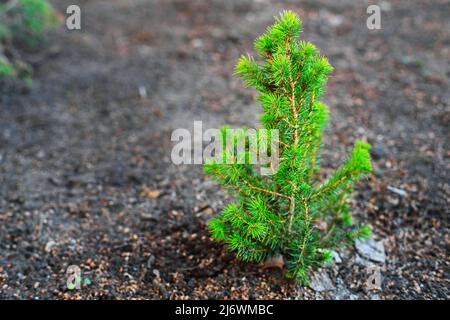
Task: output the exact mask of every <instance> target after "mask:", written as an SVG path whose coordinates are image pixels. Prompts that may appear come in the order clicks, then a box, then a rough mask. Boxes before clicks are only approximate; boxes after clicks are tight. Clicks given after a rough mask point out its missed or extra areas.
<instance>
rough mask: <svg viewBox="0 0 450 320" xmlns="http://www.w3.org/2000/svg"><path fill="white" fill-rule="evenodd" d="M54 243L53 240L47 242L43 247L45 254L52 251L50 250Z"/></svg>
mask: <svg viewBox="0 0 450 320" xmlns="http://www.w3.org/2000/svg"><path fill="white" fill-rule="evenodd" d="M55 244H56V242H55V241H54V240H49V241H48V242H47V244H46V245H45V252H50V251H52V248H53V247H54V246H55Z"/></svg>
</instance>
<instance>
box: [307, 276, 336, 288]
mask: <svg viewBox="0 0 450 320" xmlns="http://www.w3.org/2000/svg"><path fill="white" fill-rule="evenodd" d="M309 287H310V288H311V289H313V290H314V291H316V292H324V291H333V290H334V289H335V286H334V284H333V282H332V281H331V279H330V277H329V276H328V273H326V272H325V271H322V272H316V273H314V274H313V276H312V277H311V283H310V284H309Z"/></svg>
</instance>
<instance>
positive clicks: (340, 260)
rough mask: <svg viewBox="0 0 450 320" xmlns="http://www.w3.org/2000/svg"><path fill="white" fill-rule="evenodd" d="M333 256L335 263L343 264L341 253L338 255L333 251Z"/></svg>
mask: <svg viewBox="0 0 450 320" xmlns="http://www.w3.org/2000/svg"><path fill="white" fill-rule="evenodd" d="M331 255H332V256H333V260H334V262H336V263H337V264H339V263H342V259H341V256H340V255H339V253H337V252H336V251H331Z"/></svg>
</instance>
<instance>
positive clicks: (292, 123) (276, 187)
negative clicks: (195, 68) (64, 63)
mask: <svg viewBox="0 0 450 320" xmlns="http://www.w3.org/2000/svg"><path fill="white" fill-rule="evenodd" d="M301 31H302V25H301V21H300V19H299V18H298V16H297V15H296V14H295V13H293V12H291V11H285V12H283V13H282V14H281V15H280V17H279V18H276V22H275V24H274V25H273V26H271V27H269V28H268V29H267V32H266V33H265V34H264V35H262V36H261V37H259V38H258V39H257V40H256V43H255V48H256V51H257V53H258V56H259V60H256V59H254V58H251V57H245V56H243V57H241V59H240V60H239V62H238V64H237V66H236V74H237V75H240V76H242V78H243V80H244V82H245V83H246V84H247V85H248V86H252V87H255V88H256V90H257V91H258V92H259V97H258V100H259V102H260V103H261V105H262V107H263V114H262V118H261V122H262V125H263V126H264V127H265V128H266V129H278V130H279V141H278V142H279V154H278V156H279V166H278V170H276V171H274V172H273V174H272V175H267V176H262V175H259V174H257V173H256V171H254V170H253V166H252V165H250V164H246V163H244V164H241V163H238V162H237V161H235V162H234V163H231V164H230V163H228V164H223V163H221V162H218V161H215V160H211V161H209V162H207V163H206V164H205V167H204V169H205V172H206V173H208V174H211V175H212V176H214V177H215V178H216V179H217V180H218V181H219V182H220V183H221V184H222V185H223V186H225V187H227V188H229V189H231V190H233V191H235V194H236V202H235V203H231V204H228V205H227V206H226V207H225V208H224V209H223V211H222V212H221V213H220V214H219V215H218V216H217V217H215V218H213V219H212V220H211V221H210V224H209V227H210V231H211V233H212V236H213V238H215V239H217V240H221V241H224V242H225V243H226V244H228V247H229V249H230V250H232V251H234V252H236V253H237V255H238V257H240V258H241V259H243V260H245V261H255V262H260V261H263V260H264V259H266V258H268V257H271V256H275V255H279V254H281V255H282V256H283V257H284V259H285V260H287V274H286V275H287V276H288V277H290V278H294V279H295V280H296V281H297V282H299V283H301V284H306V283H307V282H308V279H309V278H308V271H309V270H310V269H311V268H316V267H318V266H320V265H322V264H323V263H324V262H326V261H329V260H331V258H332V255H331V252H330V251H331V250H333V249H336V248H338V247H341V246H344V245H348V244H351V243H352V242H353V241H354V240H355V239H357V238H363V237H367V236H368V235H369V234H370V228H369V227H368V226H355V225H354V224H353V222H352V216H351V214H350V208H349V203H348V200H349V196H350V193H351V191H352V185H353V183H354V182H355V181H357V180H359V179H360V178H361V177H362V176H363V175H364V174H367V173H369V172H370V171H371V170H372V166H371V160H370V154H369V150H370V145H369V144H367V143H366V142H363V141H357V142H356V143H355V146H354V149H353V151H352V152H351V154H350V156H349V157H348V159H347V160H346V161H345V163H344V164H343V165H342V166H341V167H340V168H339V169H338V170H337V171H335V172H334V174H333V175H332V176H331V177H330V178H329V179H327V180H326V181H324V182H321V181H318V179H317V177H318V171H319V166H318V160H319V151H320V148H321V146H322V136H323V130H324V128H325V126H326V124H327V121H328V108H327V106H326V105H325V104H323V103H322V102H320V101H319V99H320V97H321V96H322V95H323V93H324V89H325V84H326V81H327V74H329V73H330V72H331V71H332V70H333V68H332V67H331V65H330V64H329V63H328V60H327V59H326V58H325V57H323V56H321V55H319V54H318V51H317V49H316V48H315V47H314V45H313V44H311V43H310V42H307V41H301V40H299V39H298V36H299V34H300V32H301ZM269 166H270V164H269Z"/></svg>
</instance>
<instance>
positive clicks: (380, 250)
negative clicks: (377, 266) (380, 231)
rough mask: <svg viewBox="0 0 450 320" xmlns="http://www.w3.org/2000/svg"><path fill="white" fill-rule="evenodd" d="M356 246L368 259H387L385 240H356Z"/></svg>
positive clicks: (376, 260)
mask: <svg viewBox="0 0 450 320" xmlns="http://www.w3.org/2000/svg"><path fill="white" fill-rule="evenodd" d="M355 247H356V250H357V251H358V253H359V254H360V255H361V256H363V257H364V258H366V259H369V260H371V261H375V262H380V263H385V261H386V255H385V253H384V244H383V241H375V240H374V239H373V238H369V239H365V240H356V242H355Z"/></svg>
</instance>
